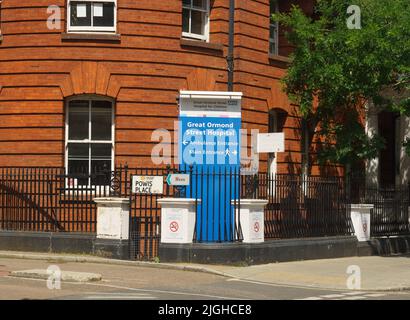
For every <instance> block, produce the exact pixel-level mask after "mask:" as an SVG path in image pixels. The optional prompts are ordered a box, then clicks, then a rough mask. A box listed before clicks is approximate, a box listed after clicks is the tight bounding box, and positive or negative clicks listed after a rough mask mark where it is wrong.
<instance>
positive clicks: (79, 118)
mask: <svg viewBox="0 0 410 320" xmlns="http://www.w3.org/2000/svg"><path fill="white" fill-rule="evenodd" d="M88 118H89V109H88V101H71V102H70V103H69V106H68V139H69V140H84V139H88V123H89V121H88Z"/></svg>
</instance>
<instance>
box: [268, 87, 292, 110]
mask: <svg viewBox="0 0 410 320" xmlns="http://www.w3.org/2000/svg"><path fill="white" fill-rule="evenodd" d="M267 104H268V110H270V109H283V110H285V111H287V112H289V111H290V110H291V105H290V101H289V99H288V97H287V95H286V93H285V92H283V91H282V85H281V84H280V83H278V84H276V85H274V86H273V87H272V88H271V89H270V95H269V96H268V99H267Z"/></svg>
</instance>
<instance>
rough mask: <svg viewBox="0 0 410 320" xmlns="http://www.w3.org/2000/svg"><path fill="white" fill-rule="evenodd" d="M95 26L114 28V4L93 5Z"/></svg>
mask: <svg viewBox="0 0 410 320" xmlns="http://www.w3.org/2000/svg"><path fill="white" fill-rule="evenodd" d="M93 11H94V12H93V26H94V27H114V3H112V2H111V3H110V2H108V3H98V2H96V3H94V4H93Z"/></svg>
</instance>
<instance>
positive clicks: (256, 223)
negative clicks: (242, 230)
mask: <svg viewBox="0 0 410 320" xmlns="http://www.w3.org/2000/svg"><path fill="white" fill-rule="evenodd" d="M260 229H261V227H260V225H259V222H255V224H254V226H253V230H254V231H255V232H259V230H260Z"/></svg>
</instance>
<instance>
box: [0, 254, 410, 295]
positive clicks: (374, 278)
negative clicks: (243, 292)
mask: <svg viewBox="0 0 410 320" xmlns="http://www.w3.org/2000/svg"><path fill="white" fill-rule="evenodd" d="M0 258H20V259H29V260H30V259H32V260H43V261H54V262H59V261H60V262H88V263H97V264H98V263H99V264H113V265H124V266H141V267H149V268H164V269H173V270H185V271H196V272H203V273H209V274H214V275H220V276H225V277H229V278H231V281H241V282H247V283H254V284H258V283H261V284H271V285H286V286H294V287H305V288H318V289H326V290H347V289H349V288H348V287H347V281H348V279H349V277H350V276H352V272H353V273H354V275H355V276H358V275H359V274H360V279H361V290H364V291H403V290H410V256H395V257H352V258H341V259H329V260H311V261H298V262H286V263H278V264H267V265H257V266H247V267H233V266H220V265H218V266H215V265H196V264H162V263H149V262H136V261H121V260H111V259H104V258H97V257H91V256H74V255H56V254H38V253H19V252H8V251H0ZM349 268H350V270H349ZM348 271H350V273H348Z"/></svg>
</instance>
